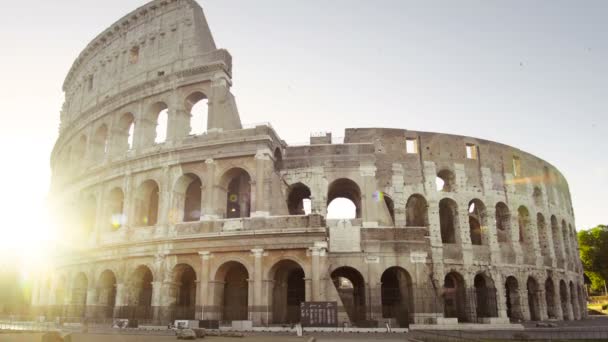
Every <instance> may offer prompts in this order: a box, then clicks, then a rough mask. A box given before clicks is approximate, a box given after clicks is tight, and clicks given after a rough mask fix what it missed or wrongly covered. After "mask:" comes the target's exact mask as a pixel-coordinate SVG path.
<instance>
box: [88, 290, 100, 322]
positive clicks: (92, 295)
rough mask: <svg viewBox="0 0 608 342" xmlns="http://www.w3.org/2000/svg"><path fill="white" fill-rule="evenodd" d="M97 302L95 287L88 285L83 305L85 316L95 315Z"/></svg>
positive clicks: (97, 307)
mask: <svg viewBox="0 0 608 342" xmlns="http://www.w3.org/2000/svg"><path fill="white" fill-rule="evenodd" d="M98 304H99V303H98V302H97V289H96V288H95V287H90V288H88V289H87V301H86V307H85V317H87V318H94V317H96V316H97V315H98V314H99V313H98V311H99V310H98V309H99V305H98Z"/></svg>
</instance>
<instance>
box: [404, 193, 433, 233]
mask: <svg viewBox="0 0 608 342" xmlns="http://www.w3.org/2000/svg"><path fill="white" fill-rule="evenodd" d="M428 208H429V205H428V203H427V201H426V199H425V198H424V196H422V195H420V194H413V195H411V196H410V197H409V198H408V199H407V203H406V205H405V221H406V224H405V225H406V226H408V227H428V226H429V211H428Z"/></svg>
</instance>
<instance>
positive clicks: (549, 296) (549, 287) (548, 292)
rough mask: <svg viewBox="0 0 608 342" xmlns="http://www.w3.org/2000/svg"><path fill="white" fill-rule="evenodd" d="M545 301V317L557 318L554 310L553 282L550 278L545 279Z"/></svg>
mask: <svg viewBox="0 0 608 342" xmlns="http://www.w3.org/2000/svg"><path fill="white" fill-rule="evenodd" d="M545 302H546V303H547V317H549V318H553V319H555V318H557V313H556V312H555V284H553V280H551V278H547V280H546V281H545Z"/></svg>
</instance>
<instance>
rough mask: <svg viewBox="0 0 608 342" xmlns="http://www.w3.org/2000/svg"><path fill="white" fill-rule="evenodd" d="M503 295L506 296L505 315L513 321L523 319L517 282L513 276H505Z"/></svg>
mask: <svg viewBox="0 0 608 342" xmlns="http://www.w3.org/2000/svg"><path fill="white" fill-rule="evenodd" d="M505 295H506V297H507V317H509V318H510V319H511V321H515V322H519V321H523V319H524V315H523V313H522V310H521V298H520V293H519V282H518V281H517V279H516V278H515V277H513V276H509V277H507V281H506V282H505Z"/></svg>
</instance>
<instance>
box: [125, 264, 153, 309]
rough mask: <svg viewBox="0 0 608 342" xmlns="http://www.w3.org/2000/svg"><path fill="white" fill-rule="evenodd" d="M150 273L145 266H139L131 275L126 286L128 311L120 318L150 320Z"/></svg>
mask: <svg viewBox="0 0 608 342" xmlns="http://www.w3.org/2000/svg"><path fill="white" fill-rule="evenodd" d="M153 281H154V278H153V276H152V271H150V269H149V268H148V267H147V266H144V265H142V266H139V267H137V268H136V269H135V272H133V274H132V275H131V277H130V279H129V284H128V305H129V310H128V312H126V313H123V314H122V315H121V316H123V317H121V318H133V319H140V320H146V319H151V318H152V315H153V313H152V282H153Z"/></svg>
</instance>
